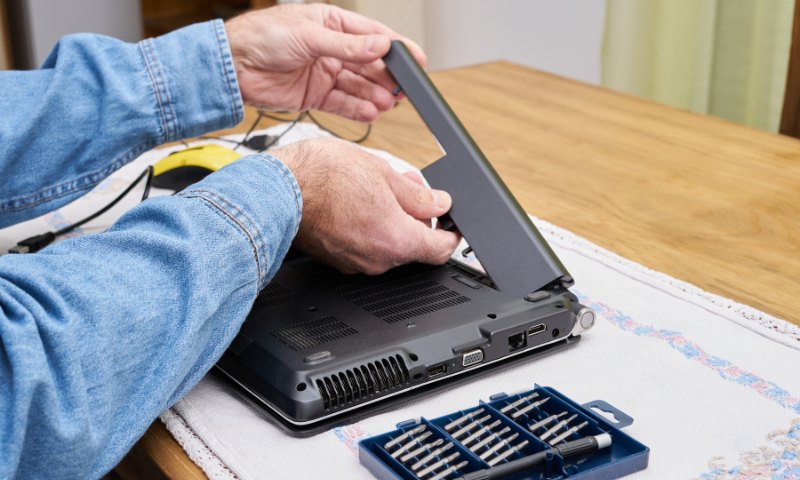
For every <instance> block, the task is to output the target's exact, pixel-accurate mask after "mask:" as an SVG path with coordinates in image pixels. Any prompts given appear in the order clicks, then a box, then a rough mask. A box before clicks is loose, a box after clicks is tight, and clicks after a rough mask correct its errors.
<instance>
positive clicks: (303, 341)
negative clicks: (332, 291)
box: [272, 316, 358, 351]
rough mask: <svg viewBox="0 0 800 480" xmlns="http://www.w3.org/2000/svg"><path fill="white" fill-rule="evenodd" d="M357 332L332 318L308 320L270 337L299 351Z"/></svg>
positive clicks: (282, 329)
mask: <svg viewBox="0 0 800 480" xmlns="http://www.w3.org/2000/svg"><path fill="white" fill-rule="evenodd" d="M356 333H358V331H357V330H356V329H355V328H353V327H351V326H349V325H347V324H346V323H344V322H341V321H339V320H337V319H336V318H334V317H330V316H328V317H321V318H316V319H314V320H308V321H305V322H302V323H298V324H296V325H292V326H291V327H286V328H281V329H280V330H275V331H274V332H272V336H273V337H275V338H277V339H278V340H280V341H281V342H283V343H285V344H286V345H287V346H288V347H289V348H291V349H292V350H295V351H300V350H303V349H306V348H310V347H316V346H317V345H322V344H324V343H328V342H332V341H334V340H337V339H339V338H344V337H348V336H350V335H355V334H356Z"/></svg>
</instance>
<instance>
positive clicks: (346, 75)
mask: <svg viewBox="0 0 800 480" xmlns="http://www.w3.org/2000/svg"><path fill="white" fill-rule="evenodd" d="M336 88H337V89H339V90H341V91H343V92H345V93H349V94H350V95H352V96H354V97H358V98H361V99H363V100H367V101H369V102H372V103H373V104H374V105H375V106H376V107H377V108H378V110H381V111H384V112H385V111H388V110H390V109H391V108H392V107H393V106H394V95H392V92H390V91H389V90H386V89H385V88H383V87H381V86H380V85H378V84H377V83H373V82H371V81H369V80H367V79H366V78H364V77H361V76H359V75H356V74H355V73H353V72H351V71H349V70H341V71H339V74H338V75H337V76H336Z"/></svg>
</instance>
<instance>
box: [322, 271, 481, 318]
mask: <svg viewBox="0 0 800 480" xmlns="http://www.w3.org/2000/svg"><path fill="white" fill-rule="evenodd" d="M333 291H334V292H336V293H338V294H339V295H341V296H342V297H344V298H346V299H348V300H350V301H351V302H353V303H355V304H356V305H358V306H360V307H362V308H363V309H365V310H366V311H368V312H369V313H371V314H373V315H375V316H376V317H378V318H381V319H383V320H384V321H386V322H389V323H393V322H398V321H400V320H407V319H409V318H413V317H416V316H419V315H424V314H427V313H433V312H436V311H438V310H442V309H445V308H450V307H454V306H456V305H460V304H462V303H466V302H468V301H469V298H467V297H465V296H463V295H461V294H459V293H458V292H454V291H453V290H450V289H449V288H447V287H445V286H444V285H442V284H440V283H438V282H436V281H434V280H431V279H429V278H425V276H420V275H416V276H414V277H406V278H391V277H389V278H386V279H382V280H377V281H376V279H375V278H374V277H372V280H370V277H367V278H366V279H363V278H359V279H356V280H354V281H352V282H349V283H346V284H344V285H341V286H339V287H335V288H333Z"/></svg>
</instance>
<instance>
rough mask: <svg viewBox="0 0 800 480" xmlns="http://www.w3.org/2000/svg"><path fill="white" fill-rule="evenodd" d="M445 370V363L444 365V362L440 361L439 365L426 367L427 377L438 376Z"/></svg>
mask: <svg viewBox="0 0 800 480" xmlns="http://www.w3.org/2000/svg"><path fill="white" fill-rule="evenodd" d="M446 372H447V365H445V364H444V363H440V364H439V365H434V366H432V367H428V378H430V377H438V376H439V375H443V374H445V373H446Z"/></svg>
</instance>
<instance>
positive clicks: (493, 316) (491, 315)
mask: <svg viewBox="0 0 800 480" xmlns="http://www.w3.org/2000/svg"><path fill="white" fill-rule="evenodd" d="M486 316H487V317H489V318H497V315H495V314H494V313H490V314H489V315H486Z"/></svg>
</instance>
